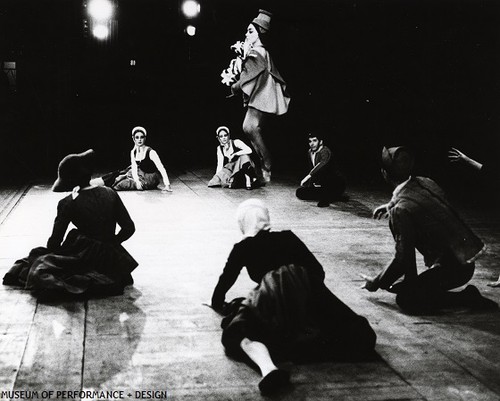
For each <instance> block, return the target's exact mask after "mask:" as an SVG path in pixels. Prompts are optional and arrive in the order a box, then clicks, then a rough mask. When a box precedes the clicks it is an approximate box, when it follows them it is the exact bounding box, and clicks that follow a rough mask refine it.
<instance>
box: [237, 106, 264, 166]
mask: <svg viewBox="0 0 500 401" xmlns="http://www.w3.org/2000/svg"><path fill="white" fill-rule="evenodd" d="M264 119H265V114H264V113H263V112H261V111H260V110H257V109H254V108H252V107H248V108H247V112H246V114H245V119H244V120H243V132H245V134H246V135H248V137H249V138H250V141H251V142H252V145H253V147H254V149H255V152H257V155H258V156H259V158H260V161H261V167H262V168H263V169H264V170H267V171H271V155H270V153H269V150H268V149H267V146H266V144H265V143H264V139H263V138H262V125H263V123H264Z"/></svg>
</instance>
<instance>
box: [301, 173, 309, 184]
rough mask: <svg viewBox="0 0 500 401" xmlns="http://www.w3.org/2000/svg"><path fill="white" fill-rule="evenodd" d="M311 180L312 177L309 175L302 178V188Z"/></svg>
mask: <svg viewBox="0 0 500 401" xmlns="http://www.w3.org/2000/svg"><path fill="white" fill-rule="evenodd" d="M310 179H311V176H310V175H309V174H307V175H306V176H305V177H304V178H302V181H300V186H301V187H303V186H304V185H306V183H307V181H309V180H310Z"/></svg>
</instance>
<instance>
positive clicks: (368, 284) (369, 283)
mask: <svg viewBox="0 0 500 401" xmlns="http://www.w3.org/2000/svg"><path fill="white" fill-rule="evenodd" d="M359 275H360V276H361V278H362V279H363V280H365V283H364V284H363V285H362V286H361V288H362V289H364V290H368V291H370V292H375V291H377V290H378V284H377V281H376V279H375V278H373V277H369V276H367V275H365V274H362V273H360V274H359Z"/></svg>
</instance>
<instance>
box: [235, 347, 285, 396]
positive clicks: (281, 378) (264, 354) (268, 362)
mask: <svg viewBox="0 0 500 401" xmlns="http://www.w3.org/2000/svg"><path fill="white" fill-rule="evenodd" d="M240 346H241V349H242V350H243V351H244V352H245V354H247V355H248V357H249V358H250V359H251V360H252V361H253V362H254V363H255V364H256V365H257V366H258V367H259V369H260V371H261V374H262V379H261V381H260V382H259V389H260V392H261V393H262V394H272V393H274V392H275V391H277V390H279V389H280V388H281V387H284V386H286V385H287V384H288V383H289V382H290V375H289V373H288V372H286V371H284V370H281V369H278V368H277V367H276V365H275V364H274V362H273V360H272V359H271V354H269V350H268V349H267V347H266V345H265V344H263V343H261V342H259V341H252V340H249V339H248V338H246V337H245V338H243V340H241V342H240Z"/></svg>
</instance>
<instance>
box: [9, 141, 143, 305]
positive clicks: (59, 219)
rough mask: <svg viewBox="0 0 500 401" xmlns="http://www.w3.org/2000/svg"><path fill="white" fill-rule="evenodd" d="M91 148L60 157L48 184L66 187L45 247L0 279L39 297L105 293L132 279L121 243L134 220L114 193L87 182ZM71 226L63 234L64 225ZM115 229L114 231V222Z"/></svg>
mask: <svg viewBox="0 0 500 401" xmlns="http://www.w3.org/2000/svg"><path fill="white" fill-rule="evenodd" d="M93 159H94V151H93V150H88V151H86V152H83V153H79V154H70V155H68V156H66V157H65V158H64V159H63V160H62V161H61V162H60V163H59V169H58V178H57V180H56V182H55V183H54V185H53V187H52V190H53V191H54V192H70V191H71V194H69V195H68V196H66V197H64V198H63V199H61V200H60V201H59V203H58V205H57V216H56V218H55V221H54V228H53V230H52V235H51V236H50V238H49V240H48V242H47V247H46V248H45V247H38V248H34V249H33V250H32V251H31V252H30V254H29V256H27V257H26V258H23V259H20V260H18V261H16V262H15V264H14V266H13V267H12V268H11V269H10V270H9V271H8V272H7V274H6V275H5V276H4V278H3V284H5V285H14V286H21V287H24V288H26V289H28V290H31V291H32V292H33V295H35V296H37V297H39V298H45V299H47V298H53V297H58V296H61V295H62V296H65V295H66V296H67V295H73V296H75V295H78V296H82V295H83V296H85V297H90V296H99V297H101V296H109V295H117V294H121V293H123V289H124V288H125V286H127V285H130V284H132V283H133V279H132V276H131V274H130V273H131V272H132V271H133V270H134V269H135V268H136V267H137V262H136V261H135V259H134V258H133V257H132V256H131V255H130V254H129V253H128V252H127V251H126V250H125V248H123V246H122V245H121V243H122V242H123V241H126V240H127V239H128V238H130V237H131V236H132V234H133V233H134V231H135V225H134V222H133V221H132V219H131V218H130V215H129V213H128V211H127V209H126V208H125V206H124V204H123V203H122V201H121V199H120V197H119V196H118V194H117V193H116V192H115V191H113V190H112V189H110V188H105V187H95V186H92V185H90V184H89V181H90V176H91V174H92V168H93V164H94V161H93ZM70 223H72V224H73V225H75V227H76V229H72V230H71V231H70V232H69V233H68V234H67V235H66V238H64V236H65V233H66V230H67V228H68V225H69V224H70ZM117 224H118V225H119V226H120V231H119V232H118V233H117V234H115V229H116V225H117Z"/></svg>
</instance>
